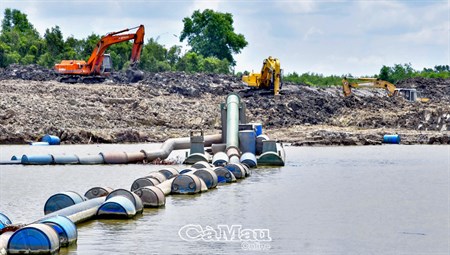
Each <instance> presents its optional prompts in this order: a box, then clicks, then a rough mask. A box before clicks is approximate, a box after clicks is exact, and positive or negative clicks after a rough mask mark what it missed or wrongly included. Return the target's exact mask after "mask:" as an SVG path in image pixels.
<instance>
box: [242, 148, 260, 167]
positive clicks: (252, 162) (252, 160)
mask: <svg viewBox="0 0 450 255" xmlns="http://www.w3.org/2000/svg"><path fill="white" fill-rule="evenodd" d="M240 161H241V164H245V165H246V166H248V167H250V168H253V167H256V166H257V165H258V163H257V161H256V156H255V154H253V153H251V152H246V153H244V154H242V155H241V158H240Z"/></svg>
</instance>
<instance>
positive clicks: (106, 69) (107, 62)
mask: <svg viewBox="0 0 450 255" xmlns="http://www.w3.org/2000/svg"><path fill="white" fill-rule="evenodd" d="M101 70H102V74H104V73H110V72H111V71H112V59H111V55H109V54H104V55H103V62H102V67H101Z"/></svg>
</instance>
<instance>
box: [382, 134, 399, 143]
mask: <svg viewBox="0 0 450 255" xmlns="http://www.w3.org/2000/svg"><path fill="white" fill-rule="evenodd" d="M383 143H389V144H400V135H384V136H383Z"/></svg>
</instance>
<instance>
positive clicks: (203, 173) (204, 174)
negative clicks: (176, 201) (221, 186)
mask: <svg viewBox="0 0 450 255" xmlns="http://www.w3.org/2000/svg"><path fill="white" fill-rule="evenodd" d="M192 173H193V174H195V175H196V176H198V177H199V178H201V179H202V180H203V181H204V182H205V184H206V187H207V188H208V189H212V188H215V187H216V186H217V183H218V177H217V174H216V173H215V172H214V170H212V169H209V168H202V169H197V170H195V171H193V172H192Z"/></svg>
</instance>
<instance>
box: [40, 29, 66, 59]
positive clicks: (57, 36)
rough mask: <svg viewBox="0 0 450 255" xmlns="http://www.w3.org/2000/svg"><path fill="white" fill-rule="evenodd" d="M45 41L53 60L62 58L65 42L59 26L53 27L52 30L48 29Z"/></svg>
mask: <svg viewBox="0 0 450 255" xmlns="http://www.w3.org/2000/svg"><path fill="white" fill-rule="evenodd" d="M44 39H45V44H46V46H47V52H48V53H50V55H51V56H52V58H53V59H55V60H56V59H58V58H60V55H61V54H62V53H63V52H64V40H63V35H62V33H61V30H60V28H59V26H55V27H52V28H51V29H48V28H47V29H46V30H45V34H44ZM55 62H56V61H55Z"/></svg>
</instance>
